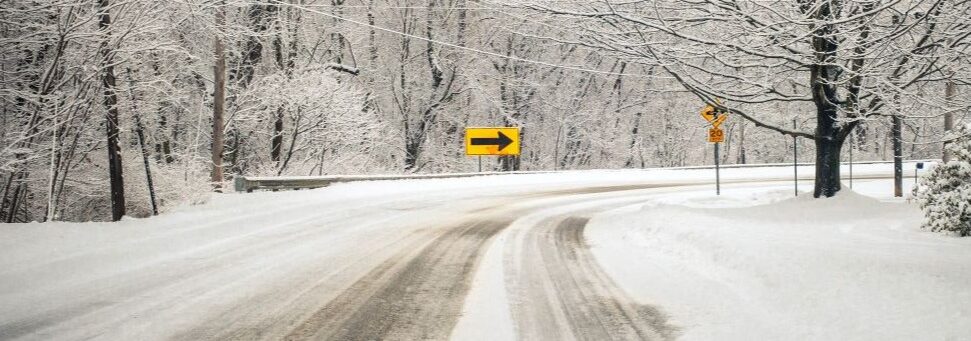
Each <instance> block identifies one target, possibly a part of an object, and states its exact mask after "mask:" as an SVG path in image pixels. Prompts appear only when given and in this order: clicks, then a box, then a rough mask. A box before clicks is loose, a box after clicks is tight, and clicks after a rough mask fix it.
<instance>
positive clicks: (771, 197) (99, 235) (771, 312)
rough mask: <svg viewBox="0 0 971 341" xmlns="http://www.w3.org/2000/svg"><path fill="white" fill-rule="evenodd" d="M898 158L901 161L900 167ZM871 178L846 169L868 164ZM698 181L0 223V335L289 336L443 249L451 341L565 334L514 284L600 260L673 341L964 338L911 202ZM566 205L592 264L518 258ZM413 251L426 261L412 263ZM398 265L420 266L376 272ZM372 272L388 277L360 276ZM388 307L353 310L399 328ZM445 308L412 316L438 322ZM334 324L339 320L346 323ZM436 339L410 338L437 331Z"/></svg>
mask: <svg viewBox="0 0 971 341" xmlns="http://www.w3.org/2000/svg"><path fill="white" fill-rule="evenodd" d="M905 170H906V173H905V174H908V176H910V175H912V174H913V165H912V164H908V165H906V167H905ZM889 171H890V169H889V165H860V166H857V167H855V169H854V173H855V174H856V175H858V176H869V177H873V176H886V175H889V174H890V172H889ZM712 175H713V171H712V170H709V169H696V170H660V169H656V170H627V171H584V172H561V173H556V174H523V175H503V176H487V177H475V178H462V179H439V180H408V181H380V182H358V183H347V184H338V185H335V186H332V187H329V188H323V189H318V190H310V191H293V192H276V193H268V192H264V193H253V194H225V195H217V196H215V197H213V199H212V200H210V202H209V203H206V204H203V205H197V206H190V207H185V208H182V209H179V210H176V211H175V212H170V213H166V214H164V215H162V216H159V217H153V218H149V219H126V220H124V221H122V222H119V223H47V224H11V225H0V307H3V309H0V339H7V338H26V339H87V338H99V339H165V338H183V339H185V338H197V339H198V338H220V337H221V338H278V337H283V336H294V335H297V336H299V335H303V334H294V333H296V331H295V330H296V329H294V328H297V327H299V326H306V325H307V323H309V322H308V321H311V322H314V321H316V322H314V323H316V324H313V323H311V324H310V326H311V327H313V328H324V329H326V328H327V327H326V326H332V325H329V324H326V323H324V322H327V321H328V320H320V318H317V320H314V319H315V318H316V317H315V316H317V317H319V316H320V314H321V312H326V311H329V310H327V309H330V308H327V309H324V308H321V307H325V308H326V307H330V306H331V305H332V302H345V303H347V304H349V305H344V306H338V308H339V309H341V310H339V311H345V310H346V311H347V314H345V315H348V316H352V315H353V314H351V313H353V312H354V311H355V309H357V307H355V306H354V302H360V304H371V305H373V304H378V305H377V306H375V307H378V308H380V304H382V303H381V302H386V300H387V299H388V298H389V297H390V298H391V299H397V298H398V297H399V296H400V295H404V296H407V295H413V294H416V292H417V293H418V294H420V293H422V292H426V291H423V290H424V289H422V290H418V291H413V290H411V289H407V290H405V291H402V292H401V293H400V294H399V293H397V292H396V291H390V293H391V296H381V295H382V293H384V291H381V290H384V289H382V288H392V289H393V288H394V287H395V283H390V282H388V281H392V280H395V279H396V278H405V279H409V280H414V279H415V278H418V279H421V278H426V277H421V276H432V277H427V278H432V279H434V278H433V277H434V276H437V275H436V272H434V271H435V269H436V267H435V266H434V265H433V264H437V263H435V262H444V261H448V260H449V259H450V257H452V256H454V255H470V256H469V257H471V258H469V260H471V261H472V262H473V263H474V264H477V265H478V266H477V267H475V270H474V272H473V273H471V274H469V276H471V279H469V281H470V283H471V284H470V286H469V287H468V288H467V293H466V292H464V291H458V292H459V293H460V294H461V296H459V297H458V299H459V302H462V301H464V303H462V304H459V305H458V306H457V307H458V308H456V309H459V310H461V311H460V313H461V314H455V315H457V316H453V317H452V318H454V319H455V320H454V321H453V322H451V323H453V324H454V325H455V328H454V329H453V330H452V332H451V335H452V338H453V339H462V340H465V339H488V340H497V339H508V338H517V337H518V338H529V337H530V336H537V335H540V336H542V335H547V334H543V333H546V332H550V333H554V334H549V335H559V336H562V338H569V335H570V334H569V333H570V331H569V330H565V329H564V328H565V327H570V326H565V327H564V326H563V325H557V324H563V323H567V324H569V323H570V322H571V321H573V320H570V319H568V318H564V317H563V316H565V315H564V314H563V311H565V310H570V309H579V307H578V306H570V304H571V301H570V299H571V298H570V297H568V296H557V295H555V294H553V293H548V292H543V291H542V286H539V287H538V288H540V289H538V290H539V291H537V288H536V286H537V285H536V283H538V282H541V283H546V284H544V285H552V287H557V286H556V285H555V283H556V282H557V281H566V280H567V279H565V278H560V277H559V276H576V275H577V274H579V275H587V274H590V275H591V276H594V277H596V276H599V275H598V274H599V273H601V272H602V273H604V274H605V275H604V276H603V278H601V279H598V280H597V281H596V282H595V283H592V284H596V285H598V286H599V287H598V288H597V290H599V291H596V293H597V294H598V295H615V294H616V295H618V296H624V297H625V299H630V300H633V301H636V302H634V303H636V304H640V305H644V306H651V307H655V308H657V309H658V310H659V311H660V312H661V313H663V314H664V315H666V316H667V319H668V320H667V322H666V323H667V325H669V326H671V327H673V328H675V329H676V330H675V332H674V334H673V335H676V336H679V337H681V338H683V339H688V340H692V339H693V340H698V339H701V340H708V339H718V340H752V339H786V340H815V339H867V340H887V339H892V340H913V339H921V340H927V339H930V340H951V339H954V340H959V339H962V338H965V337H966V335H971V323H969V321H971V311H969V307H971V294H969V292H971V291H969V290H971V286H969V285H968V283H971V266H969V265H968V262H967V260H968V259H969V257H971V239H958V238H952V237H948V236H943V235H940V234H935V233H929V232H924V231H920V230H919V229H918V225H919V221H920V212H919V211H918V210H916V208H915V207H914V205H913V204H910V203H907V202H906V200H905V199H893V198H891V197H890V196H891V194H892V187H891V183H890V181H889V180H857V181H855V182H854V190H855V191H857V193H853V192H850V191H846V192H844V193H843V194H841V195H840V196H839V197H837V198H834V199H827V200H812V199H810V198H809V197H810V195H809V194H808V193H806V191H810V190H811V185H812V184H811V181H810V180H806V179H804V180H801V181H800V185H801V186H800V189H801V190H802V191H803V193H802V195H801V196H800V197H799V198H795V199H793V198H791V196H792V192H791V191H792V187H791V181H789V180H788V179H789V177H791V175H792V169H791V168H789V167H767V168H752V169H725V170H724V171H723V174H722V176H723V179H724V180H725V181H726V182H734V183H727V184H725V185H724V187H723V195H722V196H720V197H716V196H714V188H713V186H712V185H711V184H710V181H711V178H712ZM800 175H801V176H807V175H811V168H810V167H801V169H800ZM911 183H912V181H911V180H909V179H908V181H907V182H906V184H907V185H908V186H909V185H910V184H911ZM645 184H648V185H650V186H643V185H645ZM624 186H627V187H624ZM905 192H906V193H907V194H908V195H909V191H905ZM575 216H582V217H585V218H589V219H590V220H589V222H587V223H586V226H585V227H584V226H582V224H581V225H579V228H581V231H582V232H583V235H584V237H585V239H586V244H587V245H589V249H590V250H589V252H587V253H590V254H591V255H592V256H591V257H592V258H591V259H594V261H592V262H591V264H594V266H593V268H591V267H580V268H578V269H572V268H569V267H566V268H563V269H560V270H556V269H554V265H555V266H562V265H564V264H559V263H555V262H553V263H550V262H548V263H546V265H548V266H549V267H546V268H545V269H544V266H543V263H536V259H538V257H545V256H550V255H553V256H556V253H555V251H558V250H557V249H555V248H552V249H544V248H543V247H545V246H543V245H545V244H543V243H545V240H546V239H544V238H545V237H544V236H552V237H562V236H560V235H557V234H556V233H557V231H559V230H560V229H561V228H562V227H563V226H564V225H563V224H564V222H565V221H568V222H573V223H576V221H575V220H569V218H571V217H575ZM470 221H472V222H476V223H480V222H483V223H486V222H487V223H489V224H491V225H489V224H486V225H484V226H492V227H495V225H496V224H499V223H503V224H507V225H508V226H506V227H504V228H501V230H497V231H498V232H496V233H495V235H494V236H493V235H484V236H475V235H471V236H472V237H476V238H478V239H472V240H465V239H458V240H457V243H458V244H454V245H457V246H455V247H452V246H450V245H453V244H442V243H441V242H440V241H441V240H447V239H448V238H451V237H453V235H451V234H449V233H450V231H453V230H454V229H453V227H455V226H462V227H464V228H465V227H467V226H469V225H468V222H470ZM472 226H475V225H472ZM503 226H505V225H503ZM567 227H577V226H572V225H571V226H567ZM541 233H546V234H541ZM463 236H464V235H463ZM473 241H475V242H474V243H473ZM570 245H573V246H579V244H576V243H574V244H570ZM533 246H538V247H539V248H538V249H537V248H536V247H533ZM480 248H481V250H479V249H480ZM421 250H432V251H436V252H438V251H441V253H440V254H439V253H435V252H431V253H419V251H421ZM463 250H464V251H463ZM459 251H463V252H459ZM465 251H468V252H465ZM559 251H562V250H559ZM580 251H582V250H580ZM580 251H578V252H580ZM571 252H572V251H571ZM582 253H583V252H581V253H578V254H577V255H581V254H582ZM429 255H431V256H429ZM435 255H437V256H435ZM476 255H481V256H476ZM544 255H545V256H544ZM432 256H435V257H439V258H429V257H432ZM411 257H414V258H411ZM422 257H425V258H422ZM571 257H572V256H571ZM426 258H428V259H431V260H432V262H428V263H427V265H428V266H427V267H425V264H423V263H421V262H417V261H413V260H418V259H426ZM554 258H555V257H554ZM563 259H569V257H567V258H562V259H561V258H556V259H552V258H551V259H550V260H548V261H551V260H559V261H562V260H563ZM554 263H555V264H554ZM415 264H417V268H416V269H417V270H415V271H417V272H415V273H416V274H418V275H421V276H417V277H416V276H412V277H408V276H405V277H401V276H398V275H399V274H403V276H404V275H408V274H410V272H408V271H411V270H409V269H412V265H415ZM460 264H461V263H460ZM567 265H568V264H567ZM384 266H386V267H387V268H386V269H390V270H382V271H391V273H392V274H394V276H392V275H388V274H385V273H383V272H380V271H379V272H377V273H375V272H374V271H375V269H385V268H383V267H384ZM454 268H460V267H454ZM601 268H602V269H601ZM438 269H442V268H438ZM539 269H544V270H545V271H534V270H539ZM564 269H565V270H564ZM399 270H400V271H401V272H400V273H398V272H396V271H399ZM572 270H577V272H570V271H572ZM422 271H426V272H422ZM374 274H377V275H380V276H378V277H369V276H372V275H374ZM377 275H376V276H377ZM450 275H455V274H450ZM459 278H461V277H459ZM376 279H377V281H375V280H376ZM573 279H580V280H581V281H580V282H577V283H584V282H583V280H584V278H583V277H582V276H581V277H573ZM611 281H612V282H613V283H614V284H615V285H616V288H619V289H618V290H620V291H614V289H613V287H612V285H614V284H609V283H607V282H611ZM531 283H532V284H531ZM438 284H441V283H434V281H432V282H429V283H425V282H418V283H417V284H415V285H418V286H419V288H424V287H421V286H422V285H425V286H427V287H428V288H432V289H434V288H437V287H436V286H435V285H438ZM608 284H609V285H608ZM402 285H403V284H402ZM409 285H410V284H409ZM432 289H429V290H432ZM581 289H582V288H581ZM369 290H375V291H373V292H372V291H369ZM564 290H565V289H564ZM581 291H582V290H581ZM429 292H435V291H434V290H432V291H429ZM355 293H356V294H355ZM348 295H351V296H348ZM355 295H357V296H355ZM368 295H373V296H368ZM539 296H542V297H539ZM371 297H373V298H375V299H371ZM615 298H616V297H615ZM425 299H428V297H424V298H422V297H418V298H417V300H416V298H415V297H410V296H409V297H408V298H407V299H405V302H404V303H401V304H419V303H422V302H426V301H423V300H425ZM342 300H343V301H342ZM533 301H537V302H538V301H542V302H546V303H551V304H548V305H546V308H542V309H541V308H538V306H534V305H532V302H533ZM415 302H417V303H415ZM443 302H445V303H448V302H451V301H447V300H445V301H443ZM619 303H624V304H627V303H630V302H619ZM443 304H444V303H443ZM448 304H453V303H448ZM427 305H429V304H427V303H426V304H424V305H417V306H411V305H409V306H408V307H410V308H409V309H415V310H414V311H420V310H422V309H426V308H428V307H427ZM543 309H546V310H543ZM368 311H369V312H371V313H373V312H382V311H383V310H381V309H377V308H375V310H368ZM400 311H405V312H409V311H412V310H408V309H404V310H399V312H400ZM399 312H395V313H399ZM547 312H548V313H550V316H553V317H555V318H553V317H550V318H551V319H552V320H550V321H546V322H548V323H550V325H548V326H540V327H542V328H538V329H535V330H533V329H530V326H529V324H528V323H524V322H523V321H536V322H538V323H541V322H543V319H542V316H537V315H543V314H545V313H547ZM369 314H370V313H369ZM439 314H440V313H439ZM567 315H568V314H567ZM364 316H368V315H366V314H365V315H364ZM435 316H439V315H435ZM448 316H452V315H448ZM557 316H559V317H557ZM407 317H408V316H407V315H395V316H394V318H392V319H380V318H373V319H371V320H373V321H397V320H402V319H405V322H403V323H406V325H409V326H412V327H413V326H414V324H413V322H419V321H407ZM448 320H449V319H448V318H445V321H446V322H436V323H438V324H433V325H432V327H436V328H437V327H448V328H451V327H449V326H451V325H453V324H449V322H447V321H448ZM321 321H324V322H321ZM338 322H339V321H338ZM352 322H355V321H350V322H347V321H345V322H340V323H343V324H340V325H341V326H347V325H351V326H357V325H359V324H355V323H352ZM365 322H366V321H365ZM301 323H302V324H301ZM334 323H337V322H334ZM322 326H323V327H322ZM364 326H367V325H366V324H365V325H364ZM604 326H606V325H604ZM601 327H602V326H601ZM308 328H309V327H308ZM342 328H343V327H342ZM389 328H391V329H394V328H397V327H394V326H391V327H389ZM409 328H411V327H409ZM297 329H300V328H297ZM412 329H414V328H412ZM566 329H569V328H566ZM395 330H397V329H395ZM409 330H410V329H409ZM409 330H404V331H402V333H404V334H398V335H399V336H401V335H411V334H407V333H408V332H410V331H409ZM318 332H319V331H318ZM441 332H442V331H437V332H436V333H437V334H435V333H433V334H426V335H448V332H447V331H446V332H445V334H441ZM537 333H538V334H537ZM556 333H562V334H556ZM309 335H317V336H318V337H320V335H326V334H309ZM391 335H395V334H391ZM591 335H596V334H590V335H587V336H588V337H589V336H591ZM574 336H576V335H574Z"/></svg>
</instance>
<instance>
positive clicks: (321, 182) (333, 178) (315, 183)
mask: <svg viewBox="0 0 971 341" xmlns="http://www.w3.org/2000/svg"><path fill="white" fill-rule="evenodd" d="M904 162H905V163H909V162H940V160H904ZM892 163H893V161H863V162H854V163H853V164H854V165H870V164H892ZM842 164H844V165H846V164H848V163H847V162H843V163H842ZM798 165H799V166H812V165H814V163H799V164H798ZM785 166H792V164H791V163H765V164H750V165H723V166H721V167H722V168H764V167H785ZM714 168H715V167H714V166H688V167H671V168H648V169H651V170H695V169H714ZM546 173H554V171H516V172H482V173H445V174H399V175H325V176H282V177H280V176H272V177H259V176H256V177H250V176H236V177H235V178H234V179H233V182H234V187H235V189H236V192H239V193H241V192H246V193H251V192H253V191H254V190H273V191H276V190H299V189H312V188H321V187H327V186H330V185H331V184H334V183H341V182H355V181H381V180H409V179H451V178H468V177H474V176H489V175H513V174H546ZM905 176H906V175H905ZM856 178H861V179H862V178H864V176H859V177H856ZM800 180H802V179H800Z"/></svg>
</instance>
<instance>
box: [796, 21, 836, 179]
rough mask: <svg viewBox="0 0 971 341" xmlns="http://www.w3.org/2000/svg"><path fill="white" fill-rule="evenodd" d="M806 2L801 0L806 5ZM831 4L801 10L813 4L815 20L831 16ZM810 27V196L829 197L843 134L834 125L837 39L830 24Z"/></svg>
mask: <svg viewBox="0 0 971 341" xmlns="http://www.w3.org/2000/svg"><path fill="white" fill-rule="evenodd" d="M806 5H807V3H803V6H806ZM831 6H833V4H831V3H828V2H824V3H821V4H820V5H819V6H817V7H812V6H810V7H804V8H803V9H804V10H808V9H809V8H814V9H815V11H814V12H813V13H812V16H813V17H814V18H816V19H819V20H823V21H825V20H828V19H831V18H832V17H833V10H834V9H833V8H832V7H831ZM817 25H819V26H816V27H814V30H813V33H814V34H813V38H812V44H813V51H814V52H815V58H816V63H815V64H813V65H811V66H810V70H809V71H810V80H809V83H810V85H811V86H812V96H813V103H814V104H815V105H816V139H815V141H816V183H815V186H814V189H813V196H814V197H816V198H819V197H832V196H834V195H836V192H839V190H840V167H839V166H840V163H839V162H840V149H841V148H842V146H843V139H844V137H845V136H843V134H841V129H840V127H839V126H838V125H837V120H836V119H837V115H838V108H837V103H839V102H840V100H839V98H838V97H837V91H836V88H837V86H838V84H839V73H840V69H839V67H838V66H836V65H834V63H833V60H834V59H835V57H836V52H837V50H838V47H839V43H838V42H837V41H836V40H835V38H833V34H834V32H833V30H834V28H833V26H832V25H831V24H825V23H822V24H817Z"/></svg>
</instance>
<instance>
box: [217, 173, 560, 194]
mask: <svg viewBox="0 0 971 341" xmlns="http://www.w3.org/2000/svg"><path fill="white" fill-rule="evenodd" d="M544 173H552V172H550V171H516V172H481V173H445V174H399V175H325V176H285V177H276V176H274V177H248V176H237V177H235V178H233V183H234V187H235V189H236V192H247V193H250V192H253V191H254V190H258V189H268V190H281V189H294V190H298V189H312V188H321V187H327V186H330V184H333V183H341V182H355V181H381V180H407V179H451V178H468V177H473V176H487V175H510V174H544Z"/></svg>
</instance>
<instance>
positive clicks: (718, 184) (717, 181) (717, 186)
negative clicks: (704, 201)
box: [715, 142, 722, 195]
mask: <svg viewBox="0 0 971 341" xmlns="http://www.w3.org/2000/svg"><path fill="white" fill-rule="evenodd" d="M719 144H720V143H717V142H716V143H715V195H722V180H721V169H720V168H719V161H718V145H719Z"/></svg>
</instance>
